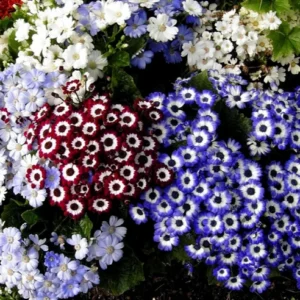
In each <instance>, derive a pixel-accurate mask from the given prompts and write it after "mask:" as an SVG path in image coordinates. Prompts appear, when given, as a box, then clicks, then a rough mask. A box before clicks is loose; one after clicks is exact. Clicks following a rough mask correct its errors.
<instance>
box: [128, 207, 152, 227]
mask: <svg viewBox="0 0 300 300" xmlns="http://www.w3.org/2000/svg"><path fill="white" fill-rule="evenodd" d="M129 214H130V216H131V218H132V219H133V220H134V222H135V223H136V224H141V223H146V222H147V215H148V213H147V212H146V211H145V209H144V208H143V206H142V205H141V204H138V205H136V206H134V205H130V207H129Z"/></svg>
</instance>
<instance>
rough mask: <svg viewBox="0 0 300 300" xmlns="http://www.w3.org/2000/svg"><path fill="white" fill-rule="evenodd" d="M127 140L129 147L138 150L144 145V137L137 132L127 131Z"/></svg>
mask: <svg viewBox="0 0 300 300" xmlns="http://www.w3.org/2000/svg"><path fill="white" fill-rule="evenodd" d="M125 141H126V144H127V146H128V147H129V148H133V149H135V150H138V149H140V148H141V147H142V139H141V137H140V135H138V134H137V133H127V134H126V136H125Z"/></svg>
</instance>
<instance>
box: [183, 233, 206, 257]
mask: <svg viewBox="0 0 300 300" xmlns="http://www.w3.org/2000/svg"><path fill="white" fill-rule="evenodd" d="M184 250H185V251H186V253H187V254H188V256H190V257H191V258H193V259H203V258H206V257H208V256H209V254H210V252H211V241H210V238H205V237H204V238H201V239H200V241H199V242H198V243H196V244H191V245H186V246H184Z"/></svg>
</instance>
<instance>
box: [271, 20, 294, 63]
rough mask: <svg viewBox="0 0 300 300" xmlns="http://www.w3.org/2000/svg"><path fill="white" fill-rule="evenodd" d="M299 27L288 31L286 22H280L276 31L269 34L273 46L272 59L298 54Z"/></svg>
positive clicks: (288, 27) (288, 26)
mask: <svg viewBox="0 0 300 300" xmlns="http://www.w3.org/2000/svg"><path fill="white" fill-rule="evenodd" d="M299 35H300V27H299V26H297V27H294V28H293V29H290V25H289V24H288V23H287V22H282V24H281V25H280V26H279V28H278V30H276V31H272V32H270V33H269V35H268V37H269V39H270V40H271V41H272V45H273V59H274V60H277V59H279V58H281V57H285V56H289V55H291V54H293V53H296V54H298V53H300V36H299Z"/></svg>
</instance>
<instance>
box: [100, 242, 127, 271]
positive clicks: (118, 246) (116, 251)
mask: <svg viewBox="0 0 300 300" xmlns="http://www.w3.org/2000/svg"><path fill="white" fill-rule="evenodd" d="M99 247H100V248H99V255H100V256H101V260H100V261H99V263H100V267H101V268H102V269H106V267H107V265H111V264H112V263H113V262H114V261H119V260H120V259H121V258H122V256H123V250H122V248H123V247H124V244H123V243H122V242H119V239H118V238H116V237H111V236H107V237H106V238H104V239H101V240H100V241H99Z"/></svg>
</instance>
